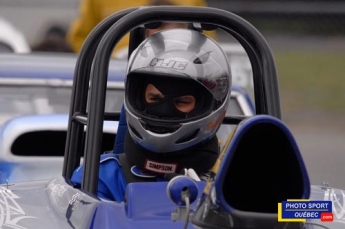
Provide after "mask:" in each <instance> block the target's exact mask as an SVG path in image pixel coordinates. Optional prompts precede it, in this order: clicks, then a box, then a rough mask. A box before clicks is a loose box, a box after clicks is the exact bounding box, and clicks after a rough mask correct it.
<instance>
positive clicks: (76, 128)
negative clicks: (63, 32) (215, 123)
mask: <svg viewBox="0 0 345 229" xmlns="http://www.w3.org/2000/svg"><path fill="white" fill-rule="evenodd" d="M165 21H173V22H187V23H190V24H192V25H194V28H201V29H204V30H211V29H215V28H219V29H222V30H223V31H225V32H227V33H228V34H230V35H231V36H233V37H234V38H235V39H236V40H237V41H238V42H239V43H240V44H241V45H242V46H243V48H244V49H245V51H246V53H247V55H248V57H249V60H250V63H251V66H252V71H253V83H254V98H255V114H267V115H271V116H274V117H276V118H279V119H281V111H280V99H279V91H278V79H277V72H276V66H275V62H274V58H273V55H272V52H271V50H270V48H269V46H268V44H267V42H266V40H265V39H264V37H263V36H262V34H261V33H260V32H259V31H258V30H257V29H256V28H255V27H253V26H252V25H251V24H250V23H249V22H247V21H246V20H245V19H243V18H241V17H239V16H237V15H235V14H233V13H231V12H228V11H225V10H221V9H216V8H211V7H194V6H193V7H192V6H190V7H185V6H150V7H140V8H138V7H135V8H129V9H126V10H123V11H120V12H118V13H115V14H113V15H111V16H109V17H108V18H106V19H105V20H103V21H102V22H101V23H99V24H98V25H97V26H96V27H95V28H94V29H93V30H92V32H91V33H90V34H89V36H88V37H87V38H86V40H85V42H84V44H83V46H82V49H81V51H80V54H79V56H78V59H77V62H76V66H75V72H74V81H73V89H72V99H71V105H70V113H69V121H68V130H67V138H66V146H65V155H64V165H63V172H62V175H63V176H64V177H65V178H66V179H67V180H69V179H70V178H71V176H72V173H73V171H74V170H75V169H76V168H77V167H78V166H79V164H80V159H81V157H82V156H83V157H84V173H83V177H82V182H81V189H82V190H84V191H86V192H89V193H93V194H96V193H97V185H98V170H99V159H100V151H101V143H102V132H103V122H104V120H118V119H119V118H120V113H105V111H104V106H105V97H106V88H107V77H108V68H109V61H110V58H111V54H112V51H113V48H114V47H115V46H116V44H117V43H118V42H119V40H120V39H121V38H122V37H123V36H124V35H125V34H126V33H128V32H130V43H129V53H131V52H132V51H133V50H134V49H135V48H136V47H137V46H138V45H139V44H140V43H141V42H142V41H143V40H144V32H145V27H144V26H143V25H146V26H147V25H151V26H152V25H154V24H155V23H159V22H165ZM87 107H88V108H87ZM245 118H246V117H245V116H236V117H233V116H232V117H226V118H225V119H224V122H223V123H224V124H238V123H239V122H240V121H242V120H243V119H245ZM85 127H86V136H85V138H84V136H83V135H84V128H85ZM84 139H85V140H84Z"/></svg>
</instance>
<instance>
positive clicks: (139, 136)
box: [129, 125, 143, 139]
mask: <svg viewBox="0 0 345 229" xmlns="http://www.w3.org/2000/svg"><path fill="white" fill-rule="evenodd" d="M129 128H130V129H131V131H132V132H133V134H135V135H136V136H137V137H138V138H140V139H143V137H142V136H141V135H140V134H139V133H138V131H136V130H135V128H133V127H132V126H131V125H129Z"/></svg>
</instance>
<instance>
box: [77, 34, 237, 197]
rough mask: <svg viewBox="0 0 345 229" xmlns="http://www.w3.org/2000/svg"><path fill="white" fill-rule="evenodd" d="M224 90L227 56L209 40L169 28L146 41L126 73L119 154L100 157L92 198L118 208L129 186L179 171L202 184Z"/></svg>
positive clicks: (214, 152)
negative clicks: (121, 150)
mask: <svg viewBox="0 0 345 229" xmlns="http://www.w3.org/2000/svg"><path fill="white" fill-rule="evenodd" d="M230 91H231V71H230V66H229V62H228V59H227V56H226V54H225V53H224V52H223V50H222V49H221V48H220V46H219V45H218V44H217V43H216V42H215V41H214V40H213V39H211V38H209V37H208V36H206V35H204V34H202V33H200V32H197V31H193V30H188V29H170V30H164V31H160V32H157V33H155V34H153V35H151V36H150V37H148V38H147V39H146V40H144V41H143V42H142V43H141V44H140V45H139V46H138V48H137V49H136V50H135V51H134V52H133V53H132V55H131V56H130V59H129V62H128V66H127V71H126V79H125V101H124V107H125V110H126V122H127V126H128V131H127V133H126V137H125V144H124V153H121V154H118V153H111V154H103V155H102V156H101V164H100V173H99V183H98V196H99V197H101V198H104V199H107V200H114V201H118V202H121V201H123V200H124V196H125V188H126V185H127V183H130V182H135V181H166V180H169V177H170V178H171V177H172V176H174V174H179V173H180V172H181V171H183V174H185V175H190V174H194V175H195V174H196V175H197V176H194V179H195V180H200V179H199V178H200V177H201V178H202V177H203V176H204V175H205V174H206V173H207V172H208V171H209V170H210V169H211V168H212V166H213V164H214V163H215V161H216V159H217V157H218V155H219V145H218V139H217V136H216V132H217V130H218V129H219V127H220V125H221V123H222V120H223V118H224V115H225V112H226V109H227V106H228V103H229V99H230ZM82 170H83V166H82V165H81V166H80V167H78V168H77V169H76V171H75V172H74V173H73V176H72V181H73V182H74V183H76V184H80V181H81V177H82ZM185 171H189V172H187V173H189V174H186V172H185Z"/></svg>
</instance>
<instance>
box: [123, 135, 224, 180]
mask: <svg viewBox="0 0 345 229" xmlns="http://www.w3.org/2000/svg"><path fill="white" fill-rule="evenodd" d="M124 151H125V153H126V156H127V158H128V160H129V162H130V164H131V165H136V166H138V167H139V168H141V169H143V170H145V164H146V162H147V161H148V160H151V161H155V162H159V163H166V164H174V165H176V172H177V173H178V172H180V171H181V170H182V169H184V168H187V169H189V168H192V169H194V171H195V172H196V173H197V174H198V175H199V176H200V175H201V174H203V173H206V172H208V171H209V170H210V169H211V168H212V166H213V165H214V163H215V162H216V160H217V158H218V155H219V145H218V138H217V137H216V136H214V137H212V138H211V139H210V140H207V141H205V142H202V143H199V144H197V145H195V146H192V147H190V148H187V149H184V150H180V151H175V152H169V153H154V152H151V151H149V150H146V149H144V148H142V147H141V146H139V145H137V144H136V143H135V142H134V141H133V139H132V138H131V136H130V134H129V133H128V131H127V133H126V137H125V144H124Z"/></svg>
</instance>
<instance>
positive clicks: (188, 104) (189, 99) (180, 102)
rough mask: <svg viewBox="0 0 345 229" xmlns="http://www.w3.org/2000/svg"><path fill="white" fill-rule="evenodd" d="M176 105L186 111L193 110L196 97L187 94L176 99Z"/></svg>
mask: <svg viewBox="0 0 345 229" xmlns="http://www.w3.org/2000/svg"><path fill="white" fill-rule="evenodd" d="M174 105H175V107H176V108H177V109H178V110H180V111H182V112H185V113H188V112H190V111H192V110H193V109H194V107H195V97H194V96H192V95H186V96H181V97H177V98H175V99H174Z"/></svg>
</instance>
